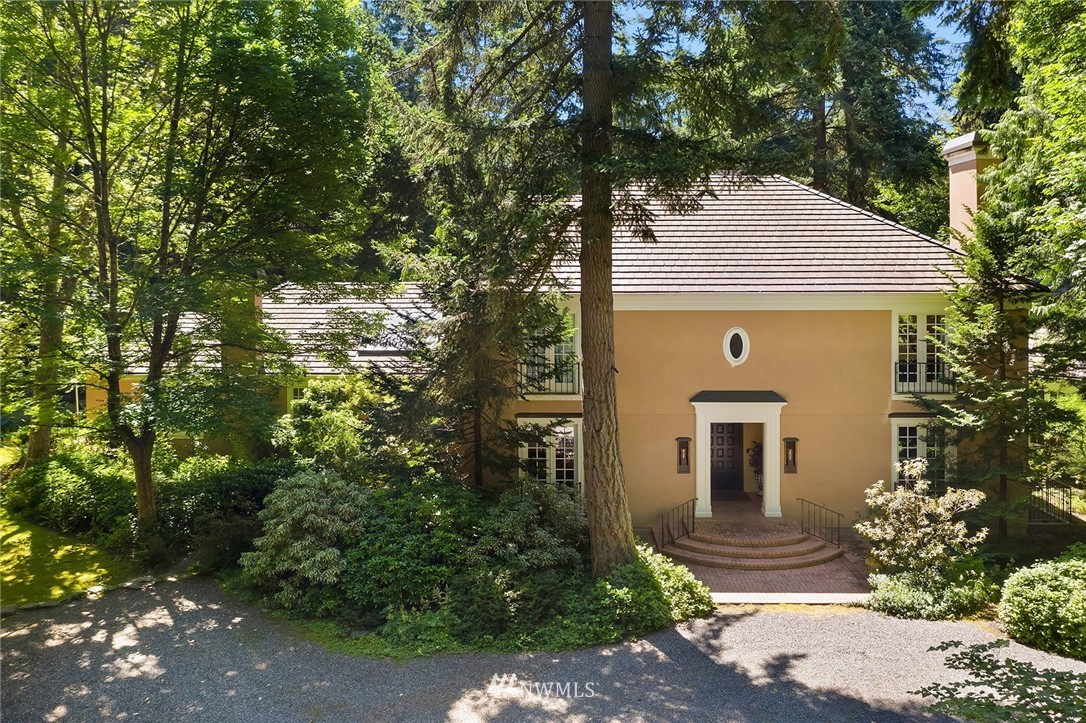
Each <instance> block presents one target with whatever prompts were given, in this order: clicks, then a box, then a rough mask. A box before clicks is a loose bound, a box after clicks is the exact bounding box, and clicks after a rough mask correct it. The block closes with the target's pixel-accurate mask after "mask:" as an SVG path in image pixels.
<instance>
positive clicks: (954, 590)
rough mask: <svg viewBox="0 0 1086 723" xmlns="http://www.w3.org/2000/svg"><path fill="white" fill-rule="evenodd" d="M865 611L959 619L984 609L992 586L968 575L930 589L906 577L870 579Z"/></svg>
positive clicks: (980, 577)
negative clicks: (869, 590)
mask: <svg viewBox="0 0 1086 723" xmlns="http://www.w3.org/2000/svg"><path fill="white" fill-rule="evenodd" d="M869 582H870V583H871V597H870V598H869V599H868V601H867V607H868V608H869V609H871V610H875V611H876V612H880V613H886V614H887V615H893V616H894V617H899V618H909V619H915V618H922V619H924V620H946V619H951V618H960V617H962V616H964V615H969V614H970V613H973V612H976V611H977V610H980V609H981V608H983V607H984V606H985V605H987V604H988V603H989V602H990V601H991V600H992V598H993V597H994V593H995V586H994V585H993V584H992V583H990V582H988V581H987V580H986V579H985V578H984V576H983V573H976V572H973V571H969V572H967V573H965V574H963V575H962V577H961V578H960V579H959V580H957V581H956V582H954V583H952V584H946V585H940V586H938V587H930V586H924V585H922V584H919V583H918V582H917V580H916V578H915V576H913V575H912V574H910V573H895V574H892V575H871V577H870V578H869Z"/></svg>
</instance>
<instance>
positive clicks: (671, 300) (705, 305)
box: [615, 291, 947, 311]
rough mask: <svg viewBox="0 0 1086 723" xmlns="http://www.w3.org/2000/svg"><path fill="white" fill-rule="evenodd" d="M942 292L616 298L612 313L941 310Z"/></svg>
mask: <svg viewBox="0 0 1086 723" xmlns="http://www.w3.org/2000/svg"><path fill="white" fill-rule="evenodd" d="M946 305H947V302H946V297H945V296H943V292H940V291H933V292H926V293H904V294H903V293H890V294H887V293H870V294H833V293H809V294H775V293H750V294H673V293H672V294H666V293H661V294H615V311H747V310H769V311H892V310H894V309H899V308H902V307H908V308H915V309H943V308H945V307H946Z"/></svg>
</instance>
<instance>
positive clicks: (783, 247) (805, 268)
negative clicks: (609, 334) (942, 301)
mask: <svg viewBox="0 0 1086 723" xmlns="http://www.w3.org/2000/svg"><path fill="white" fill-rule="evenodd" d="M709 185H710V187H711V188H712V190H713V191H714V193H715V197H713V196H710V195H706V196H705V197H704V198H702V200H701V208H700V209H699V210H696V211H693V212H691V213H687V214H678V213H670V212H669V211H668V210H667V209H666V208H665V207H664V206H663V205H662V204H660V203H649V204H648V210H649V212H650V213H651V214H652V215H653V217H654V219H653V221H652V224H651V226H652V230H653V232H654V233H655V235H656V239H657V241H656V243H651V242H648V243H646V242H644V241H642V240H641V239H640V238H638V237H637V236H636V235H634V234H633V233H631V232H630V231H629V230H628V229H621V228H618V227H617V226H616V228H615V232H614V248H613V254H612V255H613V258H614V272H613V279H614V292H615V293H616V294H688V293H701V294H717V293H727V294H733V293H757V294H766V293H807V292H822V293H827V292H829V293H833V292H840V293H887V292H891V293H937V292H940V291H943V290H946V289H948V288H950V286H951V284H950V281H949V280H948V279H947V277H946V276H945V275H944V274H950V276H951V277H952V278H958V277H960V274H959V272H958V271H957V269H956V267H955V266H954V264H953V263H952V261H951V260H950V259H951V256H952V255H958V256H960V255H961V252H960V251H957V250H955V249H952V248H951V247H949V246H947V245H946V244H943V243H941V242H939V241H936V240H935V239H933V238H930V237H928V236H925V235H923V234H921V233H917V232H916V231H911V230H909V229H907V228H905V227H904V226H901V225H899V224H896V223H893V222H892V221H887V220H886V219H884V218H880V217H879V216H876V215H875V214H872V213H869V212H867V211H864V210H862V209H859V208H857V207H855V206H852V205H850V204H847V203H845V202H844V201H840V200H838V199H836V198H833V197H832V196H827V195H826V194H824V193H819V192H818V191H815V190H814V189H812V188H809V187H807V186H804V185H803V184H801V183H796V182H795V181H792V180H790V179H787V178H783V177H781V176H771V177H765V178H761V179H757V181H756V182H755V183H753V184H751V185H748V186H746V187H744V188H739V189H729V188H728V187H727V185H726V184H725V179H724V178H723V177H714V178H713V179H712V180H711V181H710V184H709ZM558 274H559V276H560V277H562V278H563V279H565V280H566V281H567V282H568V283H569V285H570V291H571V292H572V293H576V292H577V291H578V290H579V284H578V272H577V265H576V262H575V261H573V262H566V263H564V264H563V265H561V267H560V268H559V270H558Z"/></svg>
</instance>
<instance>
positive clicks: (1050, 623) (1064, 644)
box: [999, 559, 1086, 660]
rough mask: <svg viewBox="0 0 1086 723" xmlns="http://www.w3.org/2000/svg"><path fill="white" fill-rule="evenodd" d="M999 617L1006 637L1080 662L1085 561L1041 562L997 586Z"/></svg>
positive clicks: (1085, 656) (1085, 616) (1084, 650)
mask: <svg viewBox="0 0 1086 723" xmlns="http://www.w3.org/2000/svg"><path fill="white" fill-rule="evenodd" d="M999 618H1000V620H1002V621H1003V627H1004V628H1005V629H1006V631H1007V632H1008V633H1009V634H1010V635H1011V637H1013V638H1015V639H1016V640H1019V641H1021V642H1023V643H1025V644H1027V645H1033V646H1035V647H1038V648H1040V649H1042V650H1047V651H1049V652H1052V653H1057V654H1059V655H1067V656H1070V657H1072V658H1079V659H1081V660H1086V561H1084V560H1077V559H1071V560H1066V561H1063V562H1043V563H1039V564H1037V565H1032V566H1030V567H1026V568H1023V569H1021V570H1019V571H1018V572H1016V573H1014V574H1013V575H1011V576H1010V577H1008V578H1007V581H1006V582H1005V583H1004V584H1003V599H1002V601H1000V603H999Z"/></svg>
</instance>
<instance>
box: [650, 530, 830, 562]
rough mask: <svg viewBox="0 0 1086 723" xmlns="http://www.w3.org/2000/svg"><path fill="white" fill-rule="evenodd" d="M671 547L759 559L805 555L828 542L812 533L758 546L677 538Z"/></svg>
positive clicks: (717, 554) (715, 554)
mask: <svg viewBox="0 0 1086 723" xmlns="http://www.w3.org/2000/svg"><path fill="white" fill-rule="evenodd" d="M671 547H673V548H678V549H681V550H685V551H687V552H696V553H698V554H700V555H714V556H716V557H731V558H735V557H742V558H756V559H759V560H765V559H777V558H784V557H803V556H804V555H811V554H813V553H816V552H818V551H819V550H821V549H823V548H825V547H826V542H825V541H824V540H820V539H818V538H817V537H811V536H810V535H804V537H803V539H802V540H801V541H800V542H797V543H792V544H788V545H774V546H773V547H768V546H764V545H759V546H757V547H754V546H751V545H746V546H738V545H718V544H715V543H712V542H701V541H698V540H691V539H690V538H688V537H683V538H681V539H678V540H675V542H674V543H672V544H671Z"/></svg>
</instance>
